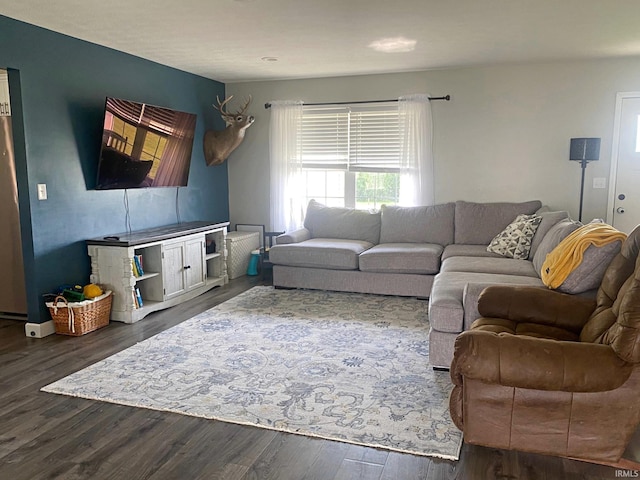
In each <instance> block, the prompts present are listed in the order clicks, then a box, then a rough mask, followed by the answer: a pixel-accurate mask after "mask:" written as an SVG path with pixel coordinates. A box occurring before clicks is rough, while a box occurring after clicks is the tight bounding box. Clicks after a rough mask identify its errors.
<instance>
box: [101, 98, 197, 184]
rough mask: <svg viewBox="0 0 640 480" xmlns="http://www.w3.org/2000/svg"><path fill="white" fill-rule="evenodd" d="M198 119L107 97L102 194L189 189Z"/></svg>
mask: <svg viewBox="0 0 640 480" xmlns="http://www.w3.org/2000/svg"><path fill="white" fill-rule="evenodd" d="M195 127H196V115H195V114H193V113H186V112H179V111H177V110H171V109H169V108H163V107H156V106H153V105H147V104H145V103H139V102H132V101H130V100H122V99H117V98H110V97H107V99H106V105H105V113H104V127H103V132H102V148H101V149H100V160H99V162H98V177H97V183H96V189H97V190H109V189H124V188H149V187H184V186H186V185H187V181H188V179H189V167H190V165H191V151H192V149H193V137H194V133H195Z"/></svg>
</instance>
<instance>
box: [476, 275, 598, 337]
mask: <svg viewBox="0 0 640 480" xmlns="http://www.w3.org/2000/svg"><path fill="white" fill-rule="evenodd" d="M595 308H596V302H595V300H593V299H591V298H586V297H580V296H576V295H568V294H566V293H559V292H555V291H553V290H548V289H544V288H540V287H531V286H523V285H494V286H491V287H487V288H486V289H485V290H484V291H483V292H482V293H481V294H480V297H479V298H478V312H479V313H480V315H481V316H483V317H490V318H505V319H508V320H512V321H514V322H527V323H538V324H541V325H550V326H554V327H559V328H564V329H566V330H569V331H572V332H574V333H580V331H581V330H582V327H583V326H584V324H585V323H586V322H587V320H589V317H590V316H591V314H592V313H593V311H594V310H595Z"/></svg>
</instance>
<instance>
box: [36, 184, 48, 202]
mask: <svg viewBox="0 0 640 480" xmlns="http://www.w3.org/2000/svg"><path fill="white" fill-rule="evenodd" d="M46 199H47V184H46V183H39V184H38V200H46Z"/></svg>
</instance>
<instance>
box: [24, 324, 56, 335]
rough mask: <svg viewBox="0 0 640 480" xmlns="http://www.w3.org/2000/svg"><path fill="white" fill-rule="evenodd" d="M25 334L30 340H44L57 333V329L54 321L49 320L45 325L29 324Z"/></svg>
mask: <svg viewBox="0 0 640 480" xmlns="http://www.w3.org/2000/svg"><path fill="white" fill-rule="evenodd" d="M24 332H25V334H26V335H27V337H29V338H44V337H47V336H49V335H53V334H54V333H56V328H55V324H54V323H53V320H49V321H48V322H44V323H27V324H26V325H25V326H24Z"/></svg>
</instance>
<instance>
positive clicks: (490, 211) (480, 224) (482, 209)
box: [455, 200, 542, 246]
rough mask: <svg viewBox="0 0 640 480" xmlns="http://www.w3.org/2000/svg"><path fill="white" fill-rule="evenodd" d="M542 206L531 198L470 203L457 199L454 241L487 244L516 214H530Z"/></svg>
mask: <svg viewBox="0 0 640 480" xmlns="http://www.w3.org/2000/svg"><path fill="white" fill-rule="evenodd" d="M540 207H542V202H540V201H539V200H533V201H530V202H522V203H507V202H499V203H472V202H464V201H457V202H456V214H455V243H464V244H468V245H485V246H486V245H489V243H490V242H491V240H492V239H493V237H495V236H496V235H497V234H499V233H500V232H501V231H502V230H504V229H505V227H506V226H507V225H509V224H510V223H511V222H512V221H513V220H514V219H515V218H516V217H517V216H518V215H520V214H525V215H531V214H533V213H535V212H536V210H538V209H539V208H540Z"/></svg>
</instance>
